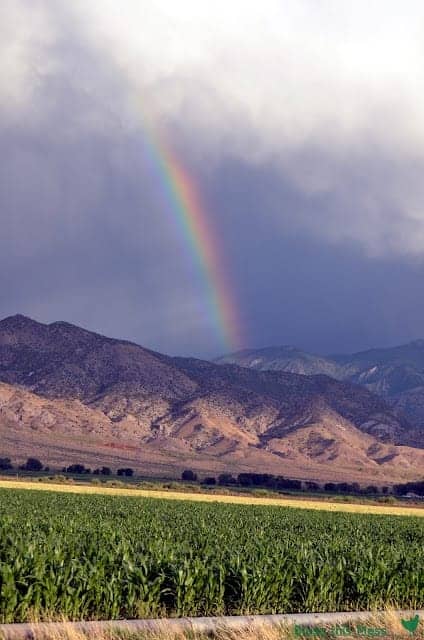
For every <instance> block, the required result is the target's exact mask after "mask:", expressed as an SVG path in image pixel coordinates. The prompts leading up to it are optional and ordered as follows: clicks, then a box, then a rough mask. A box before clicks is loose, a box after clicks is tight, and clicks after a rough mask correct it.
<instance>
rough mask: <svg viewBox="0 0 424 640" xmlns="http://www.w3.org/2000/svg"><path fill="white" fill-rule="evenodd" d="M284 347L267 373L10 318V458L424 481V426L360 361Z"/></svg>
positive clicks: (3, 371)
mask: <svg viewBox="0 0 424 640" xmlns="http://www.w3.org/2000/svg"><path fill="white" fill-rule="evenodd" d="M271 351H272V352H273V353H271ZM271 351H269V352H268V356H269V359H268V363H269V368H270V369H272V370H267V368H266V367H265V363H264V362H262V365H263V366H262V365H261V366H260V363H259V362H257V361H258V360H259V359H260V358H261V357H264V356H263V355H262V356H259V355H257V356H255V357H252V359H251V360H249V358H250V356H249V355H248V352H244V355H243V356H242V355H241V354H238V355H237V354H236V355H235V356H230V357H229V358H230V359H231V358H232V359H234V360H236V359H237V360H239V361H238V362H237V363H233V362H226V361H225V360H226V359H225V358H224V359H220V361H219V363H214V362H208V361H203V360H198V359H194V358H173V357H170V356H166V355H163V354H160V353H156V352H154V351H151V350H149V349H145V348H144V347H141V346H139V345H137V344H134V343H131V342H128V341H124V340H115V339H111V338H107V337H104V336H101V335H99V334H96V333H93V332H91V331H87V330H85V329H82V328H80V327H77V326H74V325H72V324H69V323H67V322H54V323H52V324H43V323H40V322H36V321H35V320H32V319H30V318H27V317H25V316H21V315H17V316H12V317H9V318H6V319H4V320H2V321H1V322H0V438H1V440H0V443H1V444H0V456H2V455H8V456H10V457H11V458H12V459H13V460H16V461H18V462H21V461H23V460H24V459H25V458H26V457H27V456H29V455H32V456H34V455H35V456H36V457H39V458H40V459H41V460H42V461H43V462H44V463H45V464H49V465H50V466H51V467H52V468H61V467H62V466H64V465H68V464H70V463H75V462H81V463H84V464H88V465H91V466H99V464H106V465H109V466H111V467H113V468H116V467H119V466H123V465H125V466H132V467H133V468H134V469H136V470H137V471H138V472H140V473H145V474H146V475H161V476H169V477H172V476H175V475H179V474H180V473H181V470H182V469H184V468H187V467H189V468H192V469H194V470H196V471H198V472H200V474H205V475H210V474H212V473H213V474H218V473H221V472H232V473H239V472H242V471H260V472H262V471H264V470H266V471H267V472H270V473H275V474H278V475H283V476H286V477H292V478H301V479H313V480H352V481H358V482H362V483H363V482H370V481H374V482H379V483H381V482H391V481H402V480H406V479H416V478H417V477H421V476H422V470H423V469H424V449H421V448H420V445H421V434H422V431H421V430H420V429H418V430H417V429H416V428H415V423H414V422H413V421H411V420H409V419H408V418H407V417H405V415H404V414H403V413H402V411H400V410H399V407H398V406H397V405H396V406H393V405H394V403H392V402H390V403H389V402H387V399H386V398H385V397H382V395H384V394H382V395H377V394H376V393H373V392H371V391H370V390H369V389H367V388H366V387H365V386H360V385H358V384H356V383H355V384H353V383H352V382H357V381H356V380H353V379H352V381H351V380H348V381H346V380H341V379H336V378H337V377H340V373H339V372H340V371H342V370H343V368H344V367H345V370H346V371H347V370H348V366H352V365H349V364H346V363H344V362H343V361H342V360H341V358H342V357H340V358H339V360H337V359H335V358H329V359H326V358H322V359H321V360H322V362H323V365H322V366H323V367H324V366H326V363H327V362H328V363H329V366H330V365H331V366H333V367H334V370H333V369H332V370H330V369H328V370H326V371H325V372H318V371H317V370H316V367H318V366H319V365H318V361H319V360H320V358H319V357H317V358H316V359H315V357H314V356H310V355H309V354H304V353H303V352H296V351H295V350H292V358H289V353H290V349H287V348H283V349H282V350H278V349H277V350H271ZM249 353H252V354H253V352H249ZM256 353H259V352H256ZM364 361H365V360H364ZM349 362H350V361H349ZM277 363H279V364H278V366H277ZM239 365H243V366H239ZM246 365H247V366H246ZM262 369H263V370H262ZM358 370H359V365H358ZM356 373H357V370H356V369H355V371H354V370H353V368H352V371H351V376H352V378H353V377H354V375H356Z"/></svg>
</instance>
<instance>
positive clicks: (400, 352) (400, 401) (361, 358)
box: [215, 340, 424, 446]
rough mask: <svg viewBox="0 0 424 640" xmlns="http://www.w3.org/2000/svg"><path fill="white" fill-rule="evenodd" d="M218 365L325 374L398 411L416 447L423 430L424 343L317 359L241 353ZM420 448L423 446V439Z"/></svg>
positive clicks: (287, 352) (286, 352)
mask: <svg viewBox="0 0 424 640" xmlns="http://www.w3.org/2000/svg"><path fill="white" fill-rule="evenodd" d="M215 362H216V363H219V364H229V363H231V364H238V365H239V366H242V367H248V368H250V369H255V370H257V371H288V372H293V373H301V374H306V375H319V374H326V375H329V376H331V377H333V378H335V379H337V380H342V381H345V382H351V383H354V384H358V385H361V386H364V387H365V388H366V389H368V390H369V391H371V392H373V393H375V394H378V395H380V396H381V397H383V398H384V399H385V400H386V401H387V402H388V403H389V404H390V405H391V406H393V407H395V408H396V409H398V410H399V411H401V412H402V413H403V414H404V415H405V416H406V417H407V418H408V419H409V421H410V422H411V424H413V425H414V426H415V427H416V430H417V432H418V441H416V444H417V445H420V446H421V437H420V435H419V434H420V433H422V432H423V431H424V340H416V341H414V342H411V343H409V344H406V345H402V346H399V347H393V348H387V349H371V350H368V351H362V352H360V353H355V354H351V355H336V356H317V355H314V354H310V353H306V352H304V351H301V350H299V349H296V348H294V347H276V348H265V349H252V350H245V351H240V352H238V353H234V354H230V355H228V356H223V357H222V358H218V359H217V360H216V361H215ZM422 440H423V445H424V438H422Z"/></svg>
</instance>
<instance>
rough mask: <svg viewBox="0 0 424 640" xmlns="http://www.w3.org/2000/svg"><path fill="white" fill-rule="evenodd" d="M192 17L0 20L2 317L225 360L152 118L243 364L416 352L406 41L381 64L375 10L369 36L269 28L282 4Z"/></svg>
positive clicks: (92, 8)
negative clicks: (158, 152)
mask: <svg viewBox="0 0 424 640" xmlns="http://www.w3.org/2000/svg"><path fill="white" fill-rule="evenodd" d="M201 4H202V3H191V2H188V3H187V6H184V7H182V8H181V10H180V11H179V12H178V15H177V13H175V12H174V13H173V11H172V9H170V4H169V3H167V2H157V3H156V5H155V7H154V8H152V5H149V3H147V4H145V3H142V2H132V1H131V0H126V3H125V8H126V11H125V12H123V13H122V12H118V13H117V10H116V4H115V3H113V2H109V1H108V0H103V1H102V2H101V3H99V2H97V1H96V0H93V2H92V3H90V5H89V6H88V5H86V4H84V5H83V3H80V2H79V0H75V3H74V4H73V5H72V8H70V5H67V4H65V3H61V2H59V3H53V2H48V1H44V2H40V3H39V4H37V9H34V8H32V9H30V8H29V7H30V5H29V4H28V3H26V2H24V1H23V0H16V2H11V1H10V0H5V4H4V5H2V8H0V18H2V20H0V23H1V24H3V25H6V27H7V26H8V27H9V28H8V30H7V29H6V27H4V28H5V32H4V34H2V32H1V26H0V35H3V36H4V37H2V40H1V44H0V53H1V54H2V55H1V60H2V61H3V63H0V89H1V90H2V92H1V93H0V145H1V150H2V163H1V165H0V222H1V234H0V292H1V295H0V316H6V315H9V314H12V313H15V312H20V313H25V314H27V315H30V316H33V317H35V318H37V319H40V320H43V321H54V320H57V319H64V320H68V321H71V322H75V323H78V324H81V325H83V326H86V327H88V328H91V329H94V330H98V331H101V332H104V333H107V334H109V335H112V336H116V337H126V338H129V339H132V340H135V341H138V342H140V343H142V344H144V345H145V346H148V347H151V348H156V349H158V350H162V351H167V352H171V353H179V354H186V355H189V354H195V355H202V356H211V355H217V354H218V353H220V352H221V351H222V350H223V348H224V347H223V344H222V341H221V339H220V335H219V331H218V330H217V327H216V326H215V325H214V322H213V319H212V316H211V314H210V312H209V307H208V294H207V291H206V290H205V287H204V283H203V282H202V279H201V277H200V274H199V270H198V268H197V267H196V264H195V263H194V262H193V257H192V255H191V254H190V251H189V250H188V246H187V245H186V244H185V243H184V240H183V238H182V236H181V230H179V229H178V228H177V227H178V225H177V226H176V223H175V218H174V217H173V212H172V208H171V207H170V202H169V199H168V198H167V197H166V195H165V193H164V189H163V184H161V183H160V179H159V178H158V167H157V166H156V167H155V162H154V161H153V159H152V156H151V154H150V152H149V150H148V148H147V146H146V138H145V134H144V131H143V129H144V128H145V127H146V122H143V118H144V117H145V116H146V115H147V116H148V117H149V119H151V121H152V123H153V124H158V123H160V125H161V128H162V129H163V130H164V131H165V132H166V133H167V137H168V138H169V140H170V141H171V142H172V143H173V144H174V146H175V149H176V150H177V152H178V154H179V156H180V158H181V159H182V160H183V161H184V163H185V165H186V168H187V169H188V171H189V173H190V174H191V176H192V178H193V180H194V181H195V182H196V183H197V184H198V185H199V187H200V190H201V192H202V194H203V197H204V200H205V202H206V203H207V209H208V211H209V215H210V218H211V222H212V223H213V226H214V228H215V230H216V233H217V235H218V237H219V245H220V248H221V252H222V255H223V256H224V257H225V260H226V264H227V268H228V270H229V277H230V276H231V280H233V281H234V283H235V284H234V300H235V301H236V304H237V305H238V306H239V311H240V318H241V324H242V325H243V326H242V327H241V330H243V331H244V333H245V334H246V335H247V340H248V344H246V346H264V345H267V344H281V343H284V344H288V343H291V344H296V345H298V346H300V347H304V348H307V349H310V350H315V351H321V352H335V351H346V350H353V349H360V348H366V347H369V346H371V345H383V344H392V343H396V342H400V341H403V340H408V339H411V338H416V337H419V336H422V335H423V331H422V329H421V326H422V323H423V319H424V303H422V302H421V299H422V297H421V281H422V276H423V271H424V268H423V265H422V262H421V256H422V254H423V248H424V214H423V212H422V209H421V203H422V201H423V198H424V193H423V191H424V183H423V181H422V179H421V176H422V170H423V168H424V166H423V160H422V157H423V156H422V153H421V149H420V144H419V142H418V141H419V132H420V131H421V120H420V118H419V117H418V116H417V114H416V112H415V106H414V105H416V104H417V100H415V98H417V95H416V89H415V88H414V87H415V85H416V83H411V84H408V77H409V76H408V74H404V73H400V71H403V70H406V69H409V70H410V69H414V68H415V66H414V61H416V60H418V59H419V58H418V57H417V55H416V53H417V50H416V48H414V47H409V48H408V45H407V41H406V40H405V47H404V48H403V49H402V52H403V53H402V55H403V56H404V57H403V58H402V57H399V55H400V54H399V55H398V54H396V56H397V57H395V58H393V59H392V58H390V55H392V54H390V52H389V53H388V51H389V50H388V49H387V47H386V44H387V43H386V38H381V41H379V45H380V47H379V48H378V52H377V54H375V53H373V52H374V49H375V47H374V49H373V48H372V47H371V48H370V47H369V43H368V44H367V42H368V40H367V37H368V36H369V35H370V34H371V35H372V34H373V33H374V31H373V29H374V27H373V24H374V22H375V24H377V23H378V24H380V23H379V15H380V14H379V11H378V10H377V9H376V7H375V6H373V8H371V9H372V10H371V11H370V12H368V13H367V16H368V22H365V24H362V22H361V16H362V15H363V13H361V11H362V10H358V15H356V14H355V15H353V14H352V16H350V17H349V18H346V19H345V16H344V15H342V14H343V12H341V13H340V15H338V14H337V16H336V13H337V12H335V13H334V16H335V17H334V16H333V13H332V11H330V14H331V16H333V17H331V19H330V18H329V15H330V14H328V11H327V10H328V8H329V5H328V4H327V3H323V4H322V7H321V9H322V13H321V12H320V11H318V10H317V9H316V8H313V7H312V6H311V5H310V4H309V3H308V2H305V3H293V5H291V4H290V3H288V4H287V15H285V16H284V18H285V20H283V21H281V22H279V21H278V20H274V19H271V18H272V16H271V14H272V13H273V12H275V16H279V14H280V13H281V11H282V9H281V5H280V3H278V2H277V3H274V2H271V1H270V4H269V11H268V12H263V11H259V10H258V9H257V3H249V2H248V3H238V2H234V4H232V5H231V8H229V9H228V11H227V12H226V14H225V15H226V20H225V23H224V22H223V21H222V19H221V18H222V13H220V11H221V9H219V10H218V9H212V8H211V7H209V8H208V10H206V5H205V6H204V7H202V6H201ZM218 4H220V3H218ZM359 4H360V3H359ZM389 4H390V6H391V3H389ZM289 5H290V6H291V9H290V8H289ZM300 6H301V7H302V10H301V11H300V14H299V11H298V8H299V7H300ZM385 7H386V13H387V4H385ZM417 7H418V5H417ZM271 9H272V11H271ZM330 9H331V7H330ZM389 9H390V7H389ZM391 10H393V7H392V9H391ZM417 10H418V9H417ZM28 11H30V12H32V13H31V15H29V14H28ZM85 11H87V12H88V13H87V16H88V17H86V13H85ZM352 11H353V9H352ZM355 11H356V9H355ZM367 11H368V10H367ZM240 12H242V14H243V21H242V22H240V16H241V13H240ZM304 12H306V14H305V15H308V16H310V17H311V21H310V23H309V22H308V21H306V22H305V20H304ZM353 13H354V12H353ZM388 14H389V15H391V14H390V11H388ZM312 18H313V20H312ZM333 18H334V23H333V22H332V21H333ZM346 20H347V22H346ZM349 20H351V23H352V28H351V27H350V23H349ZM326 21H328V24H327V22H326ZM386 21H387V24H386V23H385V24H383V26H382V27H381V28H382V29H383V27H384V28H385V29H386V31H387V34H389V35H390V34H391V33H392V30H393V29H392V28H393V24H392V23H391V21H390V20H386ZM308 24H309V25H310V26H309V27H308V26H307V25H308ZM323 24H325V25H326V26H328V27H329V28H328V33H327V36H328V42H327V40H326V43H323V41H322V38H321V27H322V25H323ZM31 25H34V27H33V28H31ZM240 25H241V26H240ZM276 25H280V27H279V28H276ZM305 25H306V26H305ZM14 26H16V37H15V39H14V41H13V46H12V45H11V46H10V47H8V40H7V33H10V32H12V31H13V28H14ZM395 26H396V29H395V33H401V32H402V30H401V29H400V27H401V26H402V25H399V24H398V23H396V25H395ZM280 28H281V32H280ZM399 29H400V31H399ZM345 32H348V36H349V37H347V36H346V33H345ZM385 33H386V32H385ZM405 33H406V31H405ZM408 33H410V32H408ZM411 33H412V32H411ZM367 34H368V35H367ZM387 34H386V35H387ZM373 37H374V36H373ZM349 38H350V40H349ZM408 38H409V40H411V41H412V42H413V41H414V38H413V35H412V36H411V35H410V36H408ZM409 40H408V42H409ZM389 41H390V44H391V40H390V38H388V39H387V42H389ZM346 42H350V46H349V47H346V46H345V43H346ZM369 42H371V43H372V44H373V43H374V40H373V39H371V40H370V41H369ZM5 43H6V44H5ZM373 46H374V44H373ZM417 46H418V45H417ZM1 47H3V48H4V51H3V50H2V49H1ZM364 51H365V52H366V51H368V54H369V55H368V58H367V57H366V56H365V55H364ZM390 51H391V49H390ZM335 53H337V56H335ZM295 54H296V55H295ZM383 54H384V55H383ZM387 56H389V58H388V57H387ZM335 60H336V62H334V61H335ZM385 60H386V66H385V64H384V61H385ZM4 61H7V63H6V62H4ZM389 63H390V64H389ZM389 68H390V69H391V71H390V73H389V71H388V69H389ZM358 69H359V73H358ZM390 69H389V70H390ZM377 89H378V90H377ZM418 97H419V96H418ZM405 116H410V117H409V118H408V117H405ZM149 126H150V122H149Z"/></svg>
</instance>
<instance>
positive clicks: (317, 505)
mask: <svg viewBox="0 0 424 640" xmlns="http://www.w3.org/2000/svg"><path fill="white" fill-rule="evenodd" d="M0 489H30V490H37V491H60V492H63V493H81V494H93V495H94V494H98V495H109V496H133V497H139V498H162V499H166V500H190V501H194V502H220V503H227V504H252V505H264V506H279V507H295V508H300V509H316V510H320V511H344V512H349V513H371V514H382V515H397V516H421V517H423V516H424V509H421V508H419V507H398V506H392V505H367V504H351V503H347V502H326V501H325V500H299V499H296V498H257V497H254V496H231V495H228V496H226V495H214V494H206V493H185V492H183V491H160V490H158V491H156V490H147V489H126V488H123V489H121V488H114V487H102V486H90V485H77V484H75V485H73V484H54V483H42V482H31V481H29V482H26V481H19V480H0Z"/></svg>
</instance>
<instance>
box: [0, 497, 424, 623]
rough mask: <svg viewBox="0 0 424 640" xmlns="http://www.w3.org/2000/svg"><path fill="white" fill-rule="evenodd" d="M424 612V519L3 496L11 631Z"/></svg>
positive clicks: (2, 545)
mask: <svg viewBox="0 0 424 640" xmlns="http://www.w3.org/2000/svg"><path fill="white" fill-rule="evenodd" d="M387 604H391V605H394V606H398V607H401V608H410V607H412V608H421V607H424V519H422V518H412V517H400V516H379V515H370V516H364V515H359V514H347V513H329V512H324V511H308V510H306V509H292V508H282V507H272V506H270V507H268V506H267V507H263V506H253V505H231V504H207V503H193V502H185V501H181V502H176V501H170V500H158V499H143V498H136V497H120V496H117V497H111V496H94V495H72V494H63V493H62V494H61V493H54V492H37V491H19V490H10V489H5V490H0V621H1V622H3V623H4V622H24V621H30V620H35V619H38V620H41V619H58V618H66V619H70V620H77V619H117V618H139V617H156V616H186V615H193V616H195V615H221V614H246V613H250V614H254V613H258V614H259V613H292V612H314V611H316V612H317V611H337V610H338V611H340V610H353V609H372V608H376V607H382V606H385V605H387Z"/></svg>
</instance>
